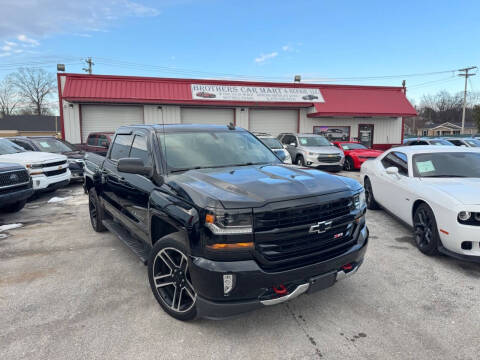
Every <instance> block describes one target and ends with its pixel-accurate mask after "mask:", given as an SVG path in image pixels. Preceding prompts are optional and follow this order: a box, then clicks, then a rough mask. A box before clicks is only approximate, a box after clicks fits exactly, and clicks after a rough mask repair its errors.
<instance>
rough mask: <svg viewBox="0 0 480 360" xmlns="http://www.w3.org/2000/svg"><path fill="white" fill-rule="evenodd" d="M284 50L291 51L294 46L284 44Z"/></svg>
mask: <svg viewBox="0 0 480 360" xmlns="http://www.w3.org/2000/svg"><path fill="white" fill-rule="evenodd" d="M282 50H283V51H291V50H292V48H291V47H290V46H289V45H283V46H282Z"/></svg>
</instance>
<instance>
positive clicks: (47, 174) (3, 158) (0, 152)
mask: <svg viewBox="0 0 480 360" xmlns="http://www.w3.org/2000/svg"><path fill="white" fill-rule="evenodd" d="M0 162H5V163H17V164H22V165H23V166H25V167H26V168H27V170H28V172H29V174H30V176H31V177H32V182H33V189H34V190H36V191H39V190H54V189H57V188H59V187H62V186H65V185H68V183H69V182H70V176H71V174H70V170H69V169H68V162H67V157H66V156H65V155H59V154H52V153H47V152H38V151H26V150H25V149H24V148H22V147H21V146H18V145H16V144H14V143H13V142H11V141H9V140H7V139H0Z"/></svg>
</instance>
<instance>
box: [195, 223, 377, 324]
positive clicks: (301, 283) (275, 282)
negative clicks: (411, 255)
mask: <svg viewBox="0 0 480 360" xmlns="http://www.w3.org/2000/svg"><path fill="white" fill-rule="evenodd" d="M367 243H368V229H367V227H366V226H364V227H363V228H362V229H361V230H360V232H359V236H358V241H357V244H356V245H354V246H353V247H352V248H350V249H349V250H348V251H347V252H345V253H344V254H342V255H339V256H337V257H334V258H332V259H329V260H326V261H323V262H319V263H314V264H311V265H306V266H302V267H299V268H294V269H290V270H284V271H278V272H267V271H265V270H263V269H262V268H261V267H260V266H259V265H258V263H257V262H256V261H255V260H245V261H231V262H219V261H212V260H208V259H204V258H198V257H197V258H193V259H192V264H191V267H190V273H191V277H192V282H193V286H194V288H195V290H196V291H197V300H196V301H197V316H198V317H204V318H210V319H222V318H226V317H230V316H234V315H237V314H241V313H244V312H247V311H251V310H254V309H258V308H261V307H265V306H270V305H275V304H278V303H281V302H285V301H288V300H291V299H293V298H295V297H297V296H299V295H301V294H303V293H305V292H308V293H311V292H314V291H317V290H320V289H324V288H327V287H330V286H332V285H334V284H335V282H336V281H338V280H341V279H343V278H345V277H347V276H350V275H352V274H354V273H355V272H356V271H357V270H358V268H359V267H360V265H361V264H362V262H363V258H364V255H365V251H366V249H367ZM346 264H351V265H352V267H351V269H348V270H344V269H343V266H344V265H346ZM227 274H233V275H234V277H235V278H234V288H233V290H232V291H231V292H230V293H229V295H228V296H225V295H224V292H223V291H224V288H223V286H224V285H223V275H227ZM283 285H285V287H286V289H287V290H288V291H287V292H286V293H285V294H282V295H278V296H277V295H275V294H274V295H273V296H271V290H272V289H273V287H278V286H283Z"/></svg>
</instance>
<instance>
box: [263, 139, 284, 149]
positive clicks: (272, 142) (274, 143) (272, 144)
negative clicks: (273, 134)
mask: <svg viewBox="0 0 480 360" xmlns="http://www.w3.org/2000/svg"><path fill="white" fill-rule="evenodd" d="M260 141H261V142H263V143H264V144H265V145H267V146H268V147H269V148H270V149H283V146H282V144H281V143H280V141H278V140H277V139H274V138H260Z"/></svg>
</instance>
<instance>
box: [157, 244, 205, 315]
mask: <svg viewBox="0 0 480 360" xmlns="http://www.w3.org/2000/svg"><path fill="white" fill-rule="evenodd" d="M187 254H188V251H187V248H186V246H185V245H184V243H183V242H182V241H181V238H180V237H176V236H174V235H167V236H165V237H163V238H162V239H160V240H158V241H157V242H156V243H155V245H154V246H153V249H152V252H151V253H150V258H149V259H148V279H149V281H150V287H151V288H152V292H153V295H154V296H155V299H157V301H158V303H159V304H160V306H161V307H162V308H163V310H164V311H165V312H166V313H167V314H169V315H170V316H172V317H174V318H175V319H177V320H181V321H188V320H192V319H194V318H195V317H196V316H197V306H196V298H197V294H196V292H195V289H194V288H193V285H192V280H191V277H190V272H189V266H190V259H189V256H188V255H187Z"/></svg>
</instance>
